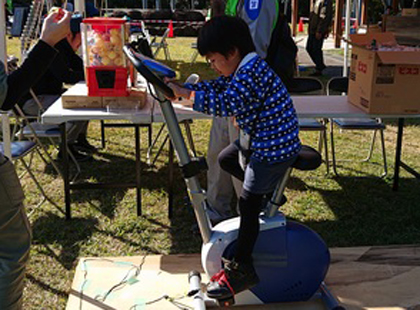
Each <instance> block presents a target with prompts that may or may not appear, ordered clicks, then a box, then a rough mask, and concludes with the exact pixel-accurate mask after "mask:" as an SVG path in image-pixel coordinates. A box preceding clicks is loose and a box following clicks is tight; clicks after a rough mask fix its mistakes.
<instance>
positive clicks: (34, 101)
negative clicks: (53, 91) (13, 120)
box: [22, 95, 60, 116]
mask: <svg viewBox="0 0 420 310" xmlns="http://www.w3.org/2000/svg"><path fill="white" fill-rule="evenodd" d="M58 98H60V96H57V95H40V96H37V97H36V98H31V99H28V100H27V101H25V103H24V104H23V107H22V111H23V113H25V115H29V116H37V115H38V114H39V111H40V110H41V109H43V110H47V109H48V108H49V107H50V106H51V105H52V104H53V103H54V102H55V101H57V99H58Z"/></svg>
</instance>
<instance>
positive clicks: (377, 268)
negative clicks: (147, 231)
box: [67, 245, 420, 310]
mask: <svg viewBox="0 0 420 310" xmlns="http://www.w3.org/2000/svg"><path fill="white" fill-rule="evenodd" d="M331 254H332V264H331V266H330V270H329V272H328V275H327V279H326V283H327V285H328V286H329V288H330V290H331V291H332V292H333V294H334V295H335V296H336V297H337V298H338V299H339V300H340V302H341V303H342V305H343V306H344V307H345V308H346V309H350V310H351V309H375V310H378V309H408V308H410V309H418V307H420V290H419V284H418V283H419V280H420V246H417V245H413V246H386V247H358V248H336V249H331ZM134 266H137V268H134ZM194 269H196V270H198V271H200V272H201V273H202V276H203V282H206V281H207V280H208V279H207V277H206V276H205V275H203V270H202V268H201V265H200V255H198V254H188V255H169V256H161V255H150V256H134V257H112V258H108V257H107V258H81V259H80V261H79V264H78V266H77V268H76V274H75V277H74V281H73V284H72V288H71V291H70V296H69V300H68V304H67V310H73V309H80V308H82V309H84V310H98V309H109V310H113V309H137V310H139V309H147V310H148V309H169V310H170V309H178V308H177V307H176V306H175V305H173V304H172V303H171V302H170V301H169V300H168V299H159V298H160V297H162V296H163V295H165V294H166V295H168V296H169V297H171V298H174V300H175V301H177V302H180V303H183V304H185V305H187V306H188V307H191V306H192V304H193V300H192V299H191V298H186V297H183V296H185V294H186V293H187V292H188V272H189V271H191V270H194ZM130 270H131V271H130ZM135 271H138V275H137V276H135V277H134V276H133V275H134V274H135ZM127 275H128V276H127ZM126 276H127V278H130V277H131V276H133V277H132V280H130V281H129V282H130V283H128V284H126V285H122V286H120V287H119V288H118V289H115V290H114V291H112V292H111V293H109V294H108V295H107V297H106V298H105V300H103V299H104V296H105V295H106V294H107V292H109V289H110V288H111V287H113V286H114V285H115V284H117V283H119V282H120V281H121V280H122V279H124V277H126ZM157 299H159V300H157ZM154 300H156V301H155V302H152V301H154ZM147 302H149V304H147V305H146V303H147ZM134 305H137V307H135V306H134ZM213 309H214V308H213ZM233 309H284V310H285V309H287V310H288V309H295V310H300V309H302V310H303V309H305V310H306V309H309V310H311V309H314V310H315V309H324V307H323V305H322V304H321V303H320V302H319V301H311V302H305V303H287V304H276V305H263V306H241V307H239V306H238V307H234V308H233Z"/></svg>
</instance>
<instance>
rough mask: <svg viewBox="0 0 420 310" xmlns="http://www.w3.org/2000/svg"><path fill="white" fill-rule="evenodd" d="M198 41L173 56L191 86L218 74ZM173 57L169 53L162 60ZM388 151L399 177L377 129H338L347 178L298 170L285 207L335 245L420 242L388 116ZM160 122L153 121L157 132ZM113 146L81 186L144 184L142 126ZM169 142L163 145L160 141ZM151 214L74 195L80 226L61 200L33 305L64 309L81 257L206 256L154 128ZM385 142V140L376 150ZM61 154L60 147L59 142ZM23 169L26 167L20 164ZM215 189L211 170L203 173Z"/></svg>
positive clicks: (202, 131)
mask: <svg viewBox="0 0 420 310" xmlns="http://www.w3.org/2000/svg"><path fill="white" fill-rule="evenodd" d="M194 41H195V38H171V39H169V40H168V42H169V50H170V54H171V60H170V61H167V62H166V63H167V64H168V65H169V66H171V67H173V68H175V69H176V70H177V74H178V77H179V79H180V80H181V81H183V80H185V78H187V77H188V76H189V75H190V74H191V73H193V72H194V73H198V74H199V75H200V76H201V77H202V79H210V78H214V77H215V73H214V72H213V71H212V70H211V69H210V68H209V66H208V65H207V64H206V62H205V61H204V59H203V58H202V57H201V56H199V57H198V58H197V61H196V63H195V64H190V59H191V55H192V53H193V49H192V48H191V43H192V42H194ZM7 43H8V51H9V53H10V54H15V55H19V52H18V51H19V48H20V47H19V41H18V40H17V39H16V38H15V39H13V40H8V42H7ZM158 59H159V60H163V59H164V54H163V52H161V54H160V55H159V56H158ZM386 124H387V130H386V133H385V137H386V148H387V156H388V163H389V170H390V171H389V174H388V177H387V178H385V179H380V178H378V176H379V175H380V174H381V172H382V161H381V160H382V159H381V155H380V151H379V148H378V147H376V148H375V152H374V156H373V158H372V162H370V163H360V162H358V161H357V160H356V159H359V158H362V157H363V156H364V155H365V150H366V151H367V149H368V145H369V142H370V138H371V135H370V133H363V132H345V133H340V132H339V131H338V130H337V131H336V134H335V137H336V149H337V158H338V159H350V160H351V161H350V162H344V161H343V162H341V161H340V162H339V172H340V176H338V177H337V176H335V175H333V174H330V175H326V167H325V165H322V166H321V167H320V168H319V169H317V170H316V171H311V172H301V171H294V172H293V176H292V178H291V180H290V183H289V184H288V188H287V190H286V193H285V195H286V196H287V198H288V202H287V203H286V204H285V205H284V206H283V207H282V210H283V211H284V212H285V213H286V215H287V216H288V217H289V218H291V219H293V220H296V221H301V222H304V223H305V224H307V225H308V226H310V227H311V228H313V229H315V230H316V231H317V232H318V233H319V234H320V235H321V236H322V237H323V239H324V240H325V241H326V242H327V244H328V245H329V246H330V247H335V246H361V245H384V244H410V243H417V242H418V240H420V229H419V222H420V208H419V203H418V201H419V200H420V182H418V181H417V180H416V179H415V178H413V177H412V176H411V175H409V174H408V173H406V172H405V171H401V177H402V179H401V182H400V191H399V192H397V193H396V192H393V191H392V190H391V183H392V179H391V176H392V174H393V160H394V152H395V142H396V122H395V121H394V120H387V121H386ZM210 126H211V121H209V120H202V121H194V123H193V124H192V131H193V137H194V142H195V147H196V149H197V152H198V153H199V154H200V155H204V156H205V155H206V153H207V144H208V136H209V132H210ZM159 128H160V124H154V125H153V135H155V134H156V133H157V131H158V129H159ZM419 135H420V128H419V122H418V121H410V122H409V125H408V126H407V128H406V130H405V135H404V149H403V158H404V162H406V163H407V164H409V165H410V166H413V168H415V169H417V170H420V160H419V149H420V142H419V139H418V136H419ZM106 137H107V138H106V140H107V145H106V148H105V149H100V152H99V154H98V155H95V156H94V160H93V161H91V162H86V163H81V168H82V174H81V176H80V178H81V180H96V181H101V182H109V181H113V182H115V181H120V182H129V181H132V180H134V178H135V175H134V171H135V170H134V167H135V154H134V133H133V129H132V128H107V129H106ZM301 138H302V140H303V141H304V142H305V144H308V145H311V146H314V147H317V138H318V135H317V134H316V133H310V132H303V133H301ZM89 141H90V142H91V143H92V144H94V145H96V146H98V147H99V146H100V145H101V136H100V124H99V123H98V122H91V124H90V127H89ZM160 142H162V140H161V141H160ZM141 146H142V153H141V160H142V175H141V182H142V186H143V189H142V208H143V216H141V217H137V216H136V196H135V191H134V190H132V189H130V190H100V191H99V190H97V191H76V190H75V191H73V192H72V194H71V198H72V214H73V220H71V221H68V222H67V221H65V220H64V216H63V213H62V212H60V211H59V210H57V208H56V207H54V206H52V205H51V204H48V203H46V204H44V205H43V206H41V208H39V209H37V210H35V211H34V213H33V215H32V217H31V218H30V221H31V224H32V227H33V246H32V250H31V261H30V264H29V266H28V275H27V281H26V289H25V295H24V299H25V301H24V309H29V310H30V309H64V308H65V305H66V301H67V294H68V292H69V289H70V286H71V282H72V279H73V276H74V270H75V266H76V264H77V262H78V260H79V259H80V258H81V257H87V256H95V257H99V256H101V257H107V256H125V255H130V256H132V255H143V254H146V253H150V254H174V253H198V252H199V251H200V247H201V238H200V235H199V234H198V233H197V232H196V231H195V230H193V229H192V227H193V226H194V224H195V219H194V213H193V210H192V209H191V207H190V206H189V205H188V204H186V199H185V197H186V196H187V193H186V189H185V183H184V181H183V179H182V178H181V173H180V171H179V169H176V173H175V189H174V193H175V197H174V199H175V201H174V217H173V218H172V219H169V218H168V195H167V187H168V163H167V162H168V149H167V146H166V147H165V148H164V149H163V151H162V154H161V155H160V157H159V158H158V160H157V161H156V165H155V166H149V165H148V164H147V163H146V150H147V147H148V145H147V130H146V129H144V128H143V129H142V130H141ZM376 146H378V144H377V145H376ZM49 151H50V152H52V154H53V157H55V156H56V154H57V150H56V149H55V148H54V147H53V146H49ZM32 167H33V169H34V171H35V174H36V176H37V178H38V179H39V180H40V182H41V183H42V184H43V186H44V189H45V190H46V192H47V194H48V195H49V196H50V198H51V199H52V200H53V201H54V202H55V203H57V205H58V206H59V207H60V208H61V210H63V209H64V194H63V182H62V180H61V178H60V177H59V176H57V175H56V173H54V172H53V169H51V165H45V164H44V163H43V162H42V161H41V160H40V159H39V157H38V156H36V157H35V158H34V161H33V163H32ZM17 170H18V172H19V173H21V172H22V171H23V169H22V166H21V165H19V164H17ZM200 180H201V184H203V185H205V174H204V173H203V174H202V175H200ZM22 184H23V187H24V190H25V193H26V201H25V202H26V206H27V210H33V209H34V206H35V205H36V203H37V202H38V201H39V199H40V195H39V192H38V190H37V188H36V187H35V185H34V183H33V182H32V180H31V179H30V178H29V176H28V175H25V176H24V177H23V179H22Z"/></svg>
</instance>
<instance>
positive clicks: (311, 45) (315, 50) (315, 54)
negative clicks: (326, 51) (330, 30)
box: [306, 34, 326, 71]
mask: <svg viewBox="0 0 420 310" xmlns="http://www.w3.org/2000/svg"><path fill="white" fill-rule="evenodd" d="M323 44H324V37H322V38H321V39H319V40H318V39H317V38H316V37H315V34H309V36H308V41H307V42H306V51H307V52H308V54H309V56H310V57H311V59H312V61H313V62H314V64H315V69H316V70H317V71H322V70H324V69H325V68H326V66H325V64H324V56H323V54H322V45H323Z"/></svg>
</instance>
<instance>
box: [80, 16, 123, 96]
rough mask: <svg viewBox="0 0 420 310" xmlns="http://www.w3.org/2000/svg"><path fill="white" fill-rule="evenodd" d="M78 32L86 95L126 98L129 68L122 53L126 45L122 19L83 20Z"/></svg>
mask: <svg viewBox="0 0 420 310" xmlns="http://www.w3.org/2000/svg"><path fill="white" fill-rule="evenodd" d="M81 29H82V47H83V62H84V66H85V70H86V71H85V73H86V84H87V87H88V95H89V96H109V97H122V96H128V95H129V91H128V88H127V79H128V71H129V67H128V65H127V61H126V59H125V55H124V53H123V50H122V48H123V46H124V44H125V42H126V34H127V31H126V20H125V19H122V18H106V17H103V18H85V19H84V20H83V23H82V25H81Z"/></svg>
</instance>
